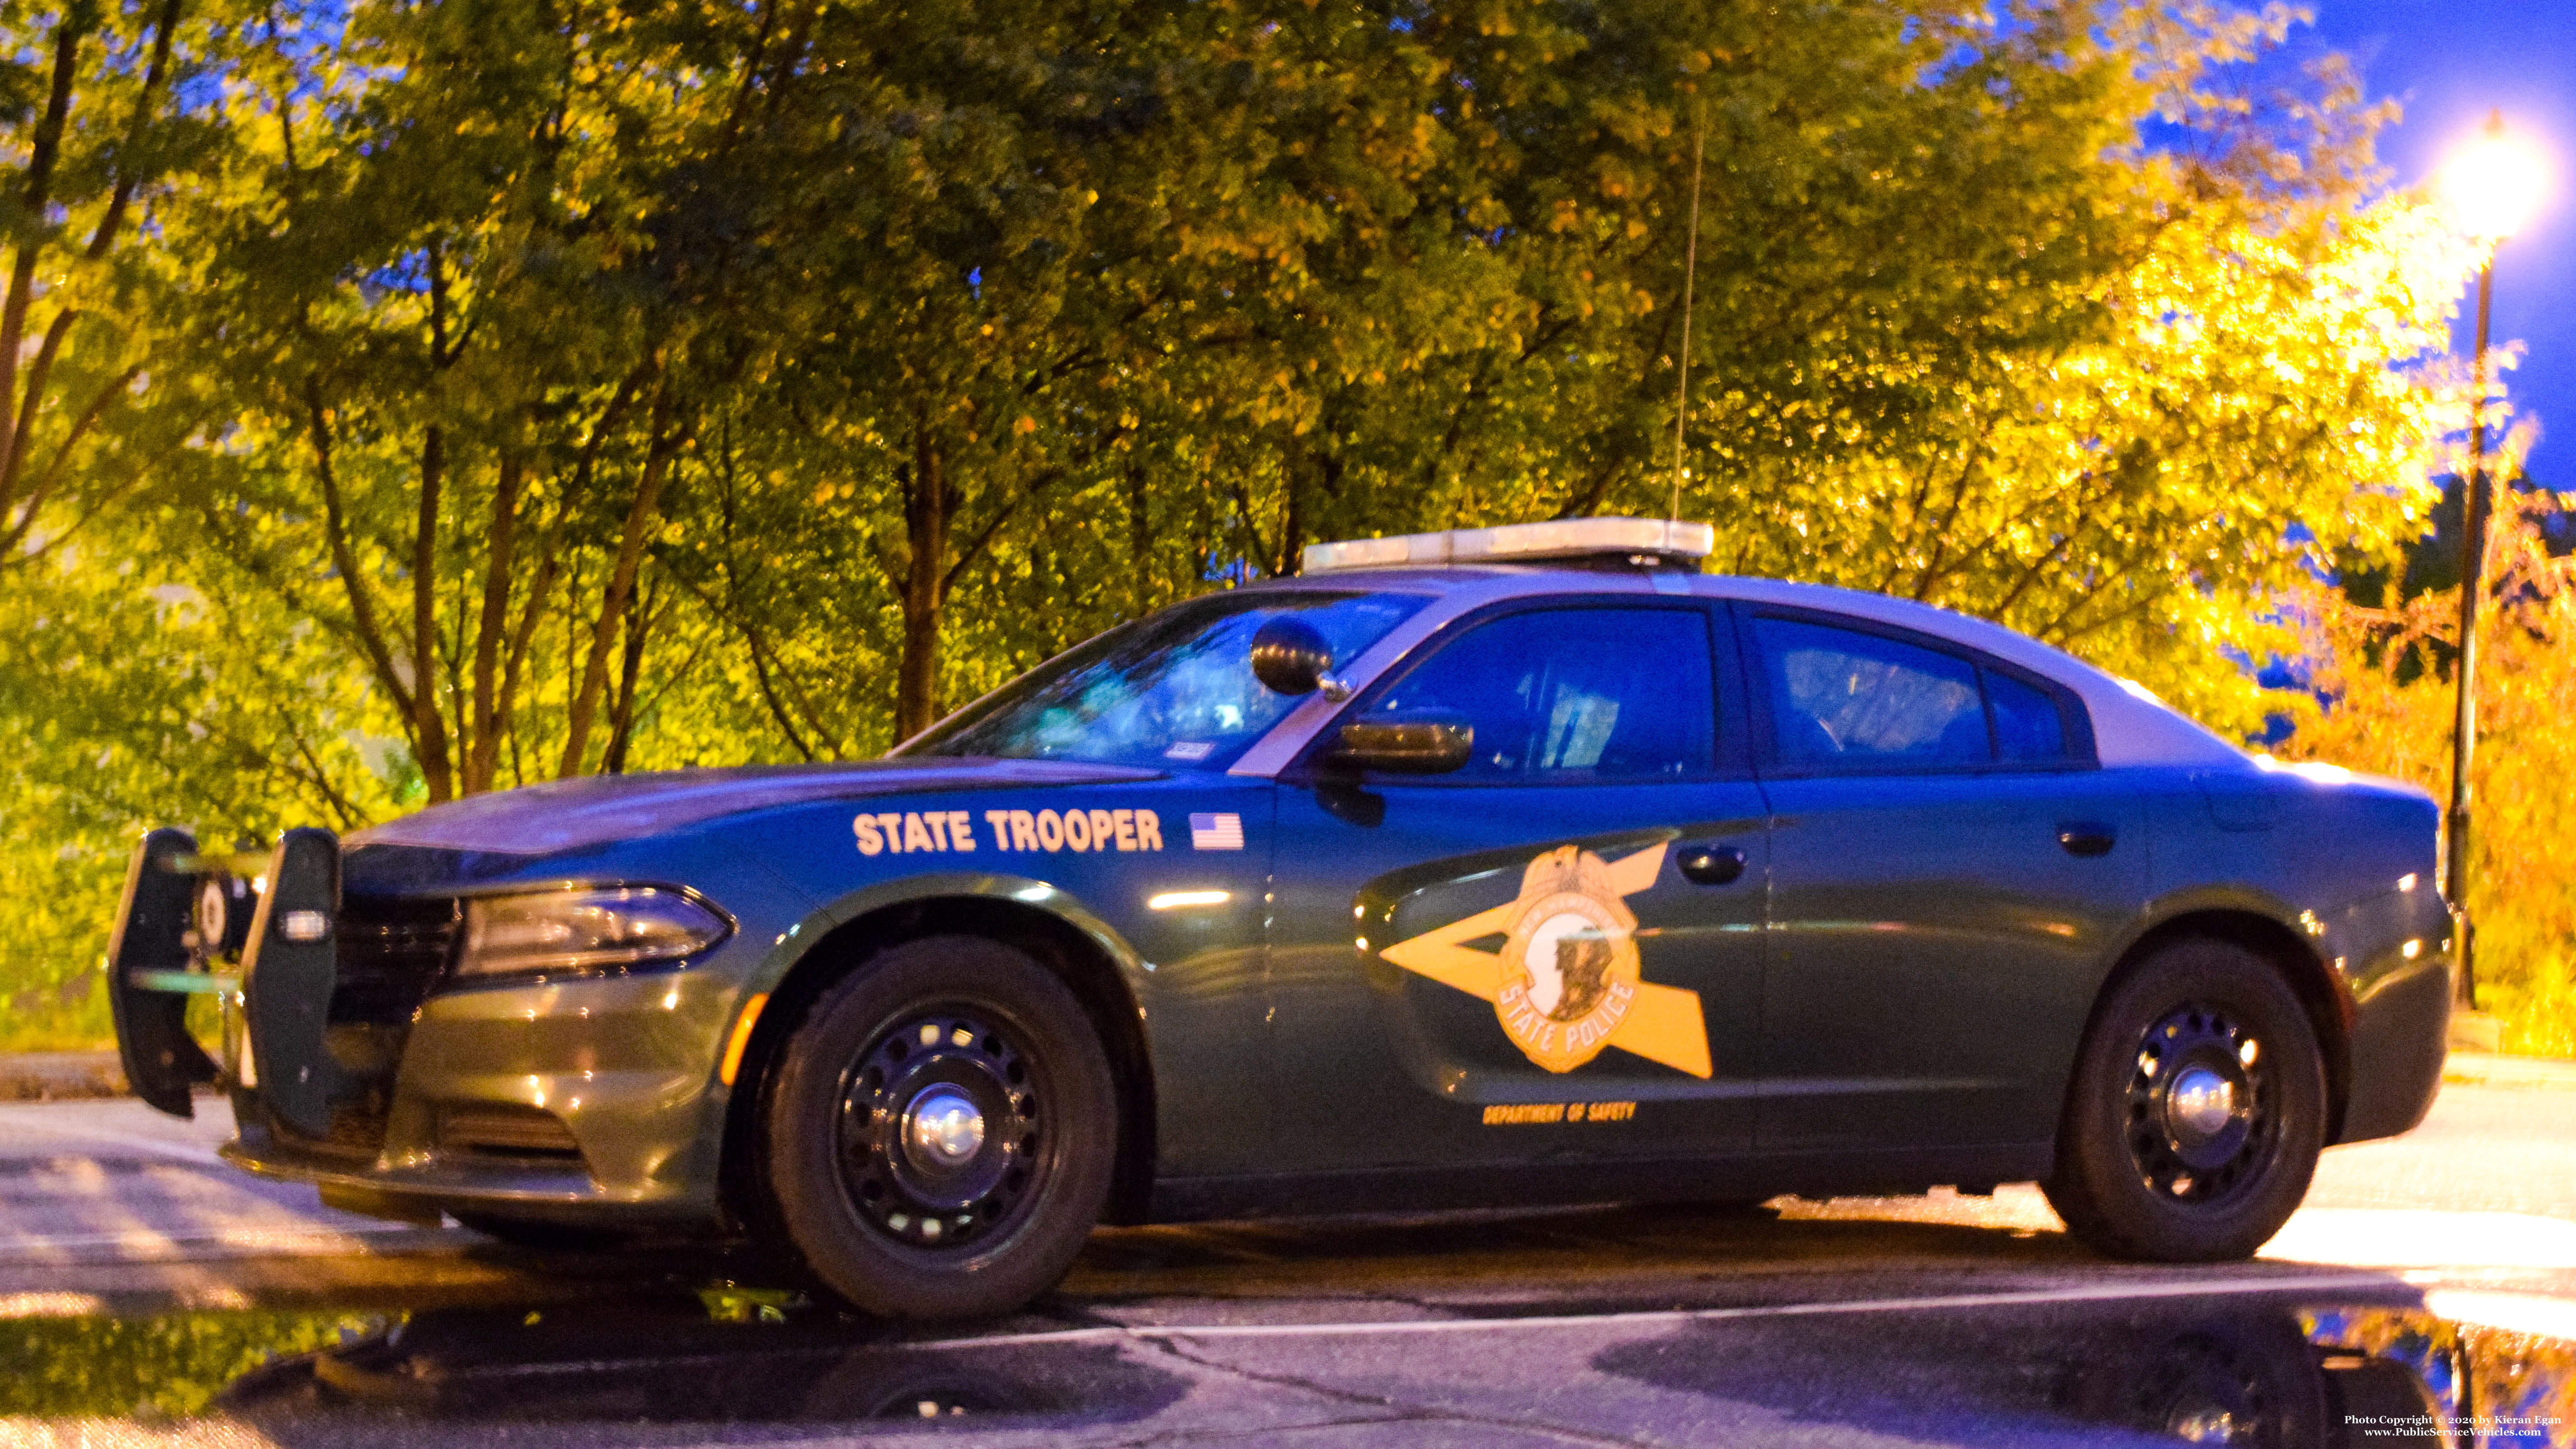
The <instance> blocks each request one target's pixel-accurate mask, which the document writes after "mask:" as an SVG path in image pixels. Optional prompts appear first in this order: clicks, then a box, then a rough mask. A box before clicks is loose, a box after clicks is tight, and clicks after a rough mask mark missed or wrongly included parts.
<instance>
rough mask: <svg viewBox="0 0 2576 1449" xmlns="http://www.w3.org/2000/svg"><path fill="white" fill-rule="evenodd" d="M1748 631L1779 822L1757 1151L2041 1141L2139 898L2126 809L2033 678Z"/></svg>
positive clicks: (2131, 800) (1861, 640)
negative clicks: (2112, 949) (2106, 967)
mask: <svg viewBox="0 0 2576 1449" xmlns="http://www.w3.org/2000/svg"><path fill="white" fill-rule="evenodd" d="M1744 618H1745V628H1744V631H1743V634H1744V637H1745V638H1746V640H1747V648H1746V654H1747V659H1748V662H1750V663H1751V664H1753V666H1754V667H1753V669H1752V670H1751V673H1752V674H1753V676H1754V685H1755V692H1756V693H1757V694H1758V695H1760V696H1761V697H1762V703H1761V706H1760V708H1761V715H1760V718H1761V720H1762V722H1763V724H1764V725H1765V726H1766V728H1764V729H1762V730H1761V731H1760V732H1759V733H1761V734H1762V735H1763V736H1764V750H1763V772H1764V786H1765V789H1766V791H1767V793H1768V794H1769V796H1770V799H1771V805H1772V810H1773V815H1772V822H1771V823H1772V836H1771V839H1772V857H1771V858H1772V882H1771V929H1770V931H1769V933H1768V935H1769V939H1770V942H1771V953H1770V960H1769V966H1768V970H1767V972H1766V976H1765V986H1764V992H1763V1003H1762V1017H1763V1024H1762V1072H1763V1076H1764V1078H1765V1083H1764V1089H1763V1095H1762V1104H1761V1109H1760V1116H1761V1121H1760V1126H1759V1129H1758V1132H1757V1137H1758V1140H1759V1142H1760V1144H1761V1147H1762V1149H1763V1150H1764V1151H1765V1152H1773V1151H1818V1150H1828V1149H1837V1148H1841V1149H1853V1148H1857V1149H1872V1148H1941V1147H1959V1146H1973V1145H2002V1144H2016V1143H2031V1142H2039V1141H2046V1140H2047V1139H2048V1138H2049V1136H2050V1135H2051V1133H2052V1132H2053V1130H2054V1128H2055V1124H2056V1120H2057V1113H2058V1107H2059V1099H2060V1094H2061V1092H2062V1090H2063V1083H2064V1080H2065V1074H2066V1071H2067V1069H2068V1067H2069V1065H2070V1061H2071V1057H2072V1054H2073V1051H2074V1047H2075V1042H2076V1040H2077V1038H2078V1037H2079V1036H2080V1035H2081V1034H2082V1030H2083V1023H2084V1017H2085V1013H2086V1011H2087V1010H2088V1009H2089V1007H2090V1003H2091V1001H2092V999H2093V994H2094V992H2095V990H2096V988H2097V987H2098V986H2099V984H2100V981H2101V966H2102V962H2103V959H2104V957H2105V954H2106V952H2107V950H2108V948H2109V945H2110V943H2111V941H2112V939H2113V938H2114V937H2115V936H2116V934H2117V933H2118V931H2119V930H2120V929H2121V927H2122V926H2123V925H2124V924H2125V923H2126V922H2127V921H2129V920H2130V919H2132V918H2133V917H2134V916H2135V914H2136V912H2137V911H2138V909H2139V908H2140V906H2141V904H2142V903H2143V900H2144V896H2145V891H2146V883H2147V882H2146V864H2147V851H2146V840H2145V837H2144V828H2145V827H2144V821H2143V818H2142V815H2141V811H2140V806H2139V804H2138V801H2137V800H2136V799H2135V795H2134V792H2133V791H2132V790H2131V789H2130V788H2129V787H2128V786H2127V785H2126V784H2125V783H2123V782H2121V781H2120V780H2119V779H2118V778H2117V777H2115V776H2112V775H2108V774H2106V773H2104V772H2103V771H2101V770H2099V769H2097V768H2093V767H2092V764H2091V759H2090V757H2091V753H2092V751H2091V743H2090V736H2089V733H2088V732H2087V730H2086V727H2085V725H2084V720H2083V716H2082V713H2081V709H2082V706H2081V704H2080V703H2079V702H2077V701H2075V700H2074V698H2073V697H2072V696H2071V695H2070V694H2067V693H2066V692H2065V691H2063V690H2062V689H2059V688H2058V687H2056V686H2053V685H2050V684H2048V683H2046V682H2045V681H2042V680H2039V679H2038V678H2037V677H2036V676H2030V675H2025V674H2023V673H2021V672H2019V671H2017V670H2014V669H2012V668H2010V667H2009V666H2007V665H2004V664H2002V663H2001V662H2000V661H1996V660H1992V659H1988V658H1985V657H1984V656H1981V655H1977V654H1975V653H1973V652H1971V651H1967V650H1963V649H1960V648H1958V647H1957V646H1954V645H1948V644H1946V643H1943V642H1941V641H1935V640H1929V639H1924V638H1921V637H1918V636H1907V635H1903V634H1901V633H1898V632H1895V631H1888V630H1880V629H1876V628H1874V627H1873V626H1869V625H1865V624H1861V623H1858V622H1857V621H1852V620H1840V619H1836V618H1834V617H1833V616H1823V617H1819V616H1815V615H1809V614H1804V613H1802V612H1797V611H1787V610H1769V609H1751V610H1746V611H1745V615H1744Z"/></svg>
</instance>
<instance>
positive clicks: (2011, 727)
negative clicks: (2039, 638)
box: [1753, 617, 2077, 770]
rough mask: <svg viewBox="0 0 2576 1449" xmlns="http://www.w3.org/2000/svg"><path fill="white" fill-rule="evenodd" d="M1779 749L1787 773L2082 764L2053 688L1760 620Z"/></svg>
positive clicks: (1907, 648) (1938, 653)
mask: <svg viewBox="0 0 2576 1449" xmlns="http://www.w3.org/2000/svg"><path fill="white" fill-rule="evenodd" d="M1753 637H1754V645H1755V651H1756V652H1757V653H1758V654H1759V655H1760V661H1761V670H1762V674H1763V682H1764V684H1765V685H1766V686H1767V687H1766V689H1765V693H1766V694H1767V695H1768V696H1769V699H1770V714H1771V720H1770V723H1771V737H1772V747H1773V750H1774V752H1775V754H1776V755H1777V757H1778V759H1779V762H1780V763H1781V764H1782V765H1784V766H1787V767H1788V768H1790V769H1825V770H1831V769H1880V770H1884V769H1944V768H1967V767H1976V766H1989V765H1995V764H2003V765H2051V764H2066V763H2071V762H2073V761H2074V759H2075V757H2076V754H2077V751H2076V750H2075V748H2074V747H2073V744H2072V740H2071V738H2070V734H2069V731H2068V727H2067V722H2066V716H2065V711H2064V710H2063V709H2062V708H2061V707H2060V705H2059V703H2058V700H2057V698H2056V697H2055V696H2054V695H2052V694H2051V693H2050V692H2049V691H2047V690H2045V689H2042V688H2040V687H2039V686H2038V685H2035V684H2033V683H2031V682H2029V681H2027V680H2024V679H2020V678H2017V677H2015V676H2013V675H2010V674H2007V673H2004V672H2003V671H2002V670H2000V669H1995V668H1990V667H1983V666H1980V665H1979V664H1977V663H1975V662H1973V661H1971V660H1968V659H1964V658H1961V657H1960V656H1958V655H1956V654H1951V653H1948V652H1947V651H1944V650H1939V649H1931V648H1926V647H1924V646H1922V645H1919V644H1911V643H1907V642H1905V641H1904V640H1901V639H1890V638H1886V637H1884V636H1881V635H1877V634H1870V633H1863V632H1861V631H1859V630H1856V629H1838V628H1835V627H1833V626H1832V625H1829V624H1818V623H1812V622H1809V621H1806V620H1802V619H1782V618H1762V617H1757V618H1756V619H1755V620H1754V621H1753Z"/></svg>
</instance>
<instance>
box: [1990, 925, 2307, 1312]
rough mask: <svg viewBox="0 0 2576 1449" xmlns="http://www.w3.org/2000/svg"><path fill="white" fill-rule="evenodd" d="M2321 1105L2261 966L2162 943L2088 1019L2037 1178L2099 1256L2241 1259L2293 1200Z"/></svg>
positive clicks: (2199, 946)
mask: <svg viewBox="0 0 2576 1449" xmlns="http://www.w3.org/2000/svg"><path fill="white" fill-rule="evenodd" d="M2325 1103H2326V1088H2325V1071H2324V1068H2323V1066H2322V1064H2321V1062H2320V1058H2319V1053H2318V1050H2317V1040H2316V1033H2315V1032H2314V1031H2313V1030H2312V1029H2311V1028H2310V1026H2309V1024H2308V1017H2307V1013H2306V1012H2305V1011H2304V1010H2302V1009H2301V1007H2300V1005H2299V1002H2298V999H2297V998H2296V997H2295V996H2293V995H2291V993H2290V989H2289V987H2288V985H2287V984H2285V983H2284V982H2283V981H2282V980H2281V977H2280V973H2279V972H2278V971H2277V970H2276V969H2275V968H2274V967H2273V965H2272V963H2270V962H2269V961H2266V960H2264V959H2263V958H2262V957H2260V956H2258V955H2256V954H2254V953H2253V952H2251V951H2248V950H2246V949H2245V948H2243V947H2241V946H2235V945H2230V944H2228V943H2226V942H2223V941H2209V940H2190V941H2181V942H2177V943H2175V944H2173V945H2171V946H2167V947H2165V948H2164V949H2162V950H2160V951H2158V952H2156V954H2155V955H2153V956H2151V957H2149V958H2148V959H2147V960H2146V961H2145V962H2144V963H2142V964H2141V965H2140V966H2139V968H2138V969H2137V970H2136V971H2135V972H2133V973H2132V974H2131V975H2130V976H2129V977H2128V978H2127V979H2125V980H2123V981H2121V982H2120V983H2119V984H2118V985H2117V986H2115V987H2113V988H2112V991H2111V994H2110V996H2109V997H2108V998H2107V999H2106V1000H2105V1001H2104V1002H2103V1003H2102V1007H2101V1010H2100V1011H2099V1012H2098V1013H2097V1014H2096V1015H2095V1018H2094V1021H2093V1024H2092V1027H2091V1028H2090V1029H2089V1030H2088V1031H2087V1032H2086V1034H2085V1038H2084V1044H2083V1046H2082V1048H2081V1049H2080V1050H2079V1051H2078V1053H2077V1056H2076V1063H2075V1074H2074V1078H2073V1080H2072V1081H2071V1082H2069V1084H2068V1086H2067V1093H2066V1112H2065V1117H2064V1119H2063V1121H2062V1122H2061V1124H2060V1126H2059V1128H2058V1139H2057V1168H2056V1171H2055V1173H2054V1174H2053V1175H2052V1176H2051V1177H2050V1178H2049V1180H2048V1181H2047V1182H2044V1183H2042V1184H2041V1185H2040V1186H2041V1189H2042V1190H2043V1191H2044V1192H2045V1193H2046V1194H2047V1196H2048V1201H2049V1205H2050V1206H2051V1207H2054V1208H2056V1209H2057V1214H2058V1216H2059V1217H2061V1218H2064V1219H2065V1220H2066V1226H2067V1227H2068V1229H2069V1230H2071V1231H2072V1232H2073V1233H2074V1234H2075V1236H2076V1237H2078V1238H2080V1239H2082V1240H2083V1241H2084V1242H2086V1243H2088V1244H2090V1245H2092V1246H2093V1247H2095V1248H2097V1249H2099V1250H2101V1251H2102V1252H2105V1253H2108V1254H2110V1255H2112V1256H2114V1257H2120V1258H2133V1259H2140V1260H2144V1261H2149V1262H2163V1263H2209V1262H2221V1261H2226V1260H2230V1259H2239V1258H2249V1257H2252V1256H2253V1255H2254V1251H2255V1249H2257V1248H2260V1247H2261V1246H2263V1244H2264V1243H2266V1242H2268V1241H2270V1239H2271V1237H2272V1235H2273V1234H2274V1233H2276V1232H2278V1231H2280V1228H2281V1224H2282V1223H2284V1222H2286V1221H2288V1219H2289V1216H2290V1214H2291V1212H2293V1211H2294V1210H2296V1209H2297V1207H2298V1205H2299V1200H2300V1199H2301V1198H2302V1197H2305V1196H2306V1195H2307V1191H2308V1179H2309V1177H2310V1176H2311V1175H2313V1174H2314V1173H2315V1171H2316V1165H2317V1153H2318V1152H2319V1151H2320V1150H2321V1149H2322V1148H2323V1146H2324V1143H2325Z"/></svg>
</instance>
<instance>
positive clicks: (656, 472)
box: [556, 377, 679, 779]
mask: <svg viewBox="0 0 2576 1449" xmlns="http://www.w3.org/2000/svg"><path fill="white" fill-rule="evenodd" d="M670 412H671V385H670V381H669V379H668V378H667V377H666V378H665V379H664V380H663V383H662V385H661V387H660V389H659V390H658V395H657V396H656V397H655V398H654V399H653V421H652V427H651V430H650V431H651V435H652V443H651V452H650V453H648V454H647V455H646V457H645V460H644V476H643V477H642V478H640V479H638V480H637V481H636V484H635V502H634V504H633V506H631V507H629V508H628V509H627V510H626V527H625V529H624V530H623V531H622V533H621V534H620V536H619V539H618V544H617V566H616V568H615V569H614V570H612V571H611V572H610V574H609V576H608V592H607V594H606V595H605V596H604V597H603V598H602V599H601V600H600V603H599V620H598V622H597V623H596V624H594V625H593V626H592V628H591V631H590V648H589V650H588V658H586V659H585V660H584V661H583V663H582V671H581V687H580V688H579V689H578V690H577V691H575V693H574V694H573V700H572V709H571V711H570V713H569V715H568V716H567V717H566V719H565V722H564V752H563V763H562V765H561V766H560V767H559V768H558V769H557V771H556V777H557V778H558V779H570V778H572V777H573V776H575V775H578V774H580V773H581V767H582V761H583V759H584V758H585V757H586V756H587V755H588V754H589V753H590V731H591V726H592V724H593V723H594V722H595V721H596V720H597V719H598V716H599V700H600V696H601V695H602V694H604V693H606V692H607V689H608V654H609V650H610V648H611V646H612V645H613V644H614V643H615V642H616V639H617V626H618V621H619V620H620V619H621V618H622V617H623V616H624V614H625V612H626V596H627V595H628V594H630V593H633V592H634V590H635V574H636V571H637V570H638V569H639V568H641V567H642V566H643V563H644V539H645V536H646V535H647V534H649V533H650V532H651V531H652V525H653V519H654V517H655V516H656V510H657V509H658V508H659V507H660V504H661V497H662V479H663V476H664V475H665V474H667V473H668V472H669V471H670V468H671V454H672V453H673V452H675V451H677V450H678V447H679V439H678V438H677V437H676V436H674V435H673V434H672V431H671V427H670Z"/></svg>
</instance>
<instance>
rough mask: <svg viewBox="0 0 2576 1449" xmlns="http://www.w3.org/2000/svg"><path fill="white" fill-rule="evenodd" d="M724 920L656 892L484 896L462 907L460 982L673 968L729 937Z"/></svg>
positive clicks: (694, 904) (674, 896)
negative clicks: (655, 964)
mask: <svg viewBox="0 0 2576 1449" xmlns="http://www.w3.org/2000/svg"><path fill="white" fill-rule="evenodd" d="M732 929H733V926H732V924H731V923H730V922H728V921H726V920H725V918H724V917H722V916H719V915H717V914H716V913H715V912H714V911H711V910H709V909H707V908H706V907H705V906H702V905H699V904H698V903H697V902H696V901H693V900H690V899H689V898H688V897H686V896H683V895H681V894H679V893H678V892H676V891H665V890H655V889H654V888H652V887H651V886H630V887H621V888H618V889H615V890H587V891H583V890H574V891H548V892H546V893H544V894H542V895H527V896H485V897H482V898H479V899H475V900H469V901H467V902H466V903H465V954H464V955H463V957H461V958H460V959H459V960H458V961H457V963H456V974H457V975H459V976H502V975H515V974H517V973H520V972H524V971H584V970H595V969H597V968H599V967H603V966H632V965H636V964H638V963H640V962H646V961H676V960H678V959H680V958H681V957H683V956H693V955H695V954H697V953H698V952H700V951H703V950H705V949H707V948H708V947H709V946H712V945H714V944H716V943H717V942H718V941H721V940H723V939H724V938H725V936H726V934H727V933H729V932H730V931H732Z"/></svg>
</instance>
